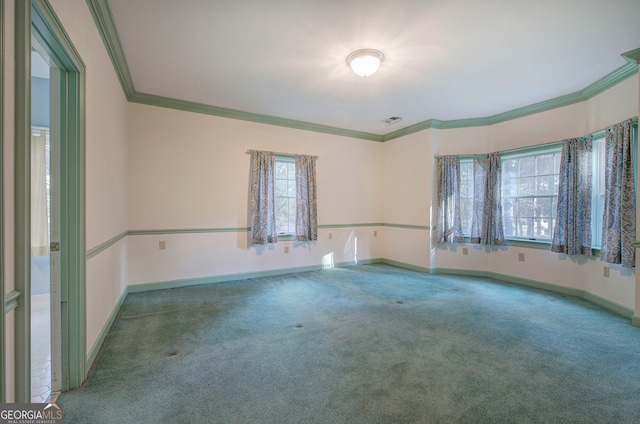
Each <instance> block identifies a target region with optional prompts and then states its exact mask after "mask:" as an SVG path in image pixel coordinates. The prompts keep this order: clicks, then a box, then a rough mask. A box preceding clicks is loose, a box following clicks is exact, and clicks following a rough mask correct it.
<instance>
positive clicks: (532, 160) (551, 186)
mask: <svg viewBox="0 0 640 424" xmlns="http://www.w3.org/2000/svg"><path fill="white" fill-rule="evenodd" d="M561 153H562V151H561V148H557V149H554V150H553V151H551V152H550V151H549V150H547V151H545V152H541V153H540V154H536V153H535V152H534V153H530V154H522V155H520V156H515V157H511V158H508V159H505V160H503V161H502V170H503V171H502V172H503V174H502V212H503V222H504V225H505V236H506V237H511V238H513V237H519V238H528V239H542V240H547V241H549V240H550V239H551V237H552V235H553V225H554V219H555V215H556V208H557V197H558V172H559V170H560V157H561Z"/></svg>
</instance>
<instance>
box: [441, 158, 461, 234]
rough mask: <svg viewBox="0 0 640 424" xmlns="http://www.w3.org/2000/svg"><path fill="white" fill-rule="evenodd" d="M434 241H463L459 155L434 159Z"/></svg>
mask: <svg viewBox="0 0 640 424" xmlns="http://www.w3.org/2000/svg"><path fill="white" fill-rule="evenodd" d="M436 172H437V187H436V193H437V194H436V196H437V199H436V229H435V232H434V237H435V241H436V243H464V237H463V235H462V219H461V213H460V156H457V155H449V156H440V157H439V158H438V159H437V160H436Z"/></svg>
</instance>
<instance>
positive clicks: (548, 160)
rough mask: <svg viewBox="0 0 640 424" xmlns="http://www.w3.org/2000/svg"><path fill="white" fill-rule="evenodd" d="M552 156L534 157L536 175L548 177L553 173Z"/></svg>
mask: <svg viewBox="0 0 640 424" xmlns="http://www.w3.org/2000/svg"><path fill="white" fill-rule="evenodd" d="M553 171H554V163H553V155H551V154H549V155H540V156H536V175H549V174H553V173H554V172H553Z"/></svg>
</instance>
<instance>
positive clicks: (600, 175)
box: [591, 137, 606, 248]
mask: <svg viewBox="0 0 640 424" xmlns="http://www.w3.org/2000/svg"><path fill="white" fill-rule="evenodd" d="M605 157H606V156H605V142H604V137H602V138H598V139H596V140H593V159H592V166H593V174H592V178H593V186H592V188H591V240H592V242H591V247H594V248H600V246H601V245H602V216H603V214H604V188H605V185H604V175H605Z"/></svg>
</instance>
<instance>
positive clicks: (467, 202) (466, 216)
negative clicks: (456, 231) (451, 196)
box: [460, 198, 473, 234]
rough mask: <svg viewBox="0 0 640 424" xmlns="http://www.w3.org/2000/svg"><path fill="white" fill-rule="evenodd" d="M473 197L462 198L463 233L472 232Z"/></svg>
mask: <svg viewBox="0 0 640 424" xmlns="http://www.w3.org/2000/svg"><path fill="white" fill-rule="evenodd" d="M472 203H473V200H472V199H462V198H461V199H460V214H461V215H462V217H461V220H462V234H471V214H472V213H473V211H472V210H471V205H472Z"/></svg>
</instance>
